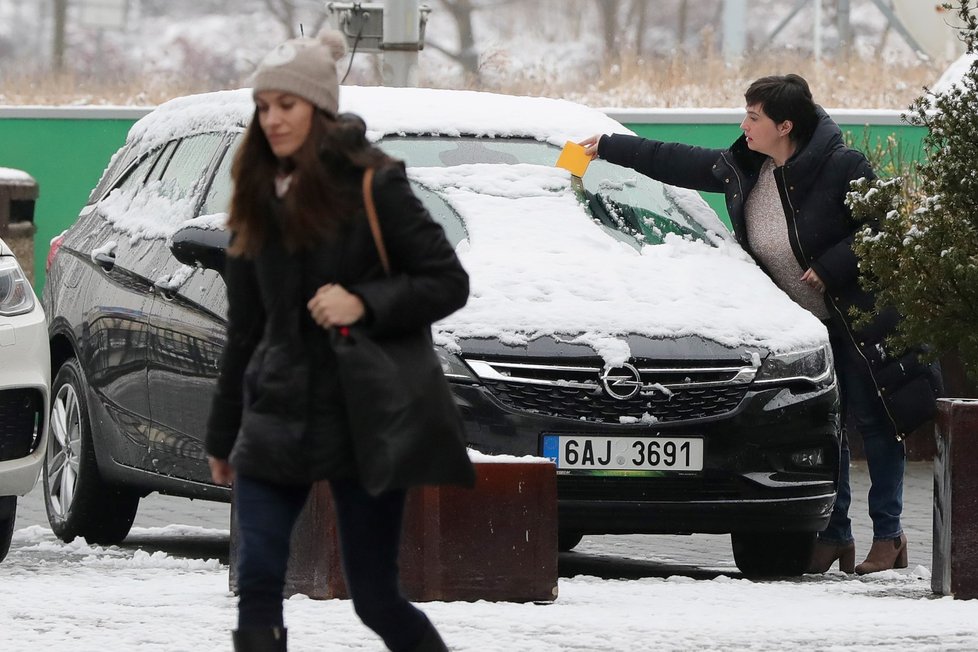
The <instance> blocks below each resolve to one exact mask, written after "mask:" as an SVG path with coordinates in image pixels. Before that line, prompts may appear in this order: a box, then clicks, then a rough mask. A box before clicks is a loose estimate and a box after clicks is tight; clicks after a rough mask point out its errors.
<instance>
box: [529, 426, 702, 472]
mask: <svg viewBox="0 0 978 652" xmlns="http://www.w3.org/2000/svg"><path fill="white" fill-rule="evenodd" d="M543 456H544V457H549V458H550V459H551V460H553V461H554V462H555V463H556V464H557V468H558V469H585V470H589V471H592V470H608V471H702V470H703V440H702V439H700V438H698V437H593V436H581V435H544V437H543Z"/></svg>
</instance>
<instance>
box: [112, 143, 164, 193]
mask: <svg viewBox="0 0 978 652" xmlns="http://www.w3.org/2000/svg"><path fill="white" fill-rule="evenodd" d="M163 149H165V148H160V149H158V150H155V151H153V152H150V153H149V154H148V155H147V156H146V158H144V159H143V160H142V161H140V162H139V163H138V164H137V165H135V166H134V167H132V168H131V169H130V170H128V171H127V172H126V174H125V176H124V177H123V178H122V180H121V181H119V182H118V183H117V184H115V185H114V186H113V188H112V189H113V190H123V191H129V190H130V189H132V188H134V187H136V186H140V185H142V184H143V183H145V181H146V177H147V176H149V173H150V171H151V170H152V169H153V167H154V166H155V165H156V161H157V160H159V158H160V153H161V152H162V151H163Z"/></svg>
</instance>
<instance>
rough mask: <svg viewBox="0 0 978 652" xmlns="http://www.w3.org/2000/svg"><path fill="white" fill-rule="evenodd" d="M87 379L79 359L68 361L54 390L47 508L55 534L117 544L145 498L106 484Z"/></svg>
mask: <svg viewBox="0 0 978 652" xmlns="http://www.w3.org/2000/svg"><path fill="white" fill-rule="evenodd" d="M86 395H87V391H86V385H85V380H84V376H83V375H82V372H81V367H80V366H79V364H78V361H77V360H76V359H75V358H70V359H68V360H66V361H65V363H64V364H63V365H61V368H60V369H59V370H58V373H57V375H56V376H55V378H54V383H53V384H52V386H51V396H52V400H51V417H50V421H49V427H50V430H51V434H50V437H48V449H47V454H46V455H45V458H44V470H43V474H42V475H43V478H44V507H45V509H46V511H47V515H48V523H49V524H50V525H51V531H52V532H54V534H55V536H56V537H58V538H59V539H61V540H62V541H64V542H66V543H67V542H70V541H72V540H74V539H75V537H79V536H80V537H84V538H85V540H86V541H87V542H88V543H90V544H98V545H113V544H116V543H119V542H120V541H122V540H123V539H125V538H126V535H127V534H129V530H130V529H131V528H132V522H133V519H135V518H136V510H137V509H138V508H139V494H137V493H135V492H133V491H131V490H128V489H125V488H123V487H116V486H112V485H110V484H108V483H106V482H105V481H104V480H102V476H101V475H100V474H99V470H98V462H97V461H96V458H95V444H94V442H93V440H92V429H91V425H90V421H89V418H88V407H87V405H86V403H85V396H86Z"/></svg>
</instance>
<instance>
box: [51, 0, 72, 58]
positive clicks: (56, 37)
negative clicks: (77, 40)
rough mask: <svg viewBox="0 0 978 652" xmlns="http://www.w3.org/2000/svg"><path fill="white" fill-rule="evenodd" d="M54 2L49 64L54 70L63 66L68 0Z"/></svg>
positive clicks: (55, 0) (54, 0)
mask: <svg viewBox="0 0 978 652" xmlns="http://www.w3.org/2000/svg"><path fill="white" fill-rule="evenodd" d="M53 2H54V22H53V25H54V34H53V40H52V45H51V65H52V67H53V68H54V71H55V72H61V71H63V70H64V67H65V27H66V25H67V23H68V0H53Z"/></svg>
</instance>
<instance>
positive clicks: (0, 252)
mask: <svg viewBox="0 0 978 652" xmlns="http://www.w3.org/2000/svg"><path fill="white" fill-rule="evenodd" d="M13 255H14V252H13V251H11V250H10V247H8V246H7V243H6V242H4V241H3V240H2V239H0V256H13Z"/></svg>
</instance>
